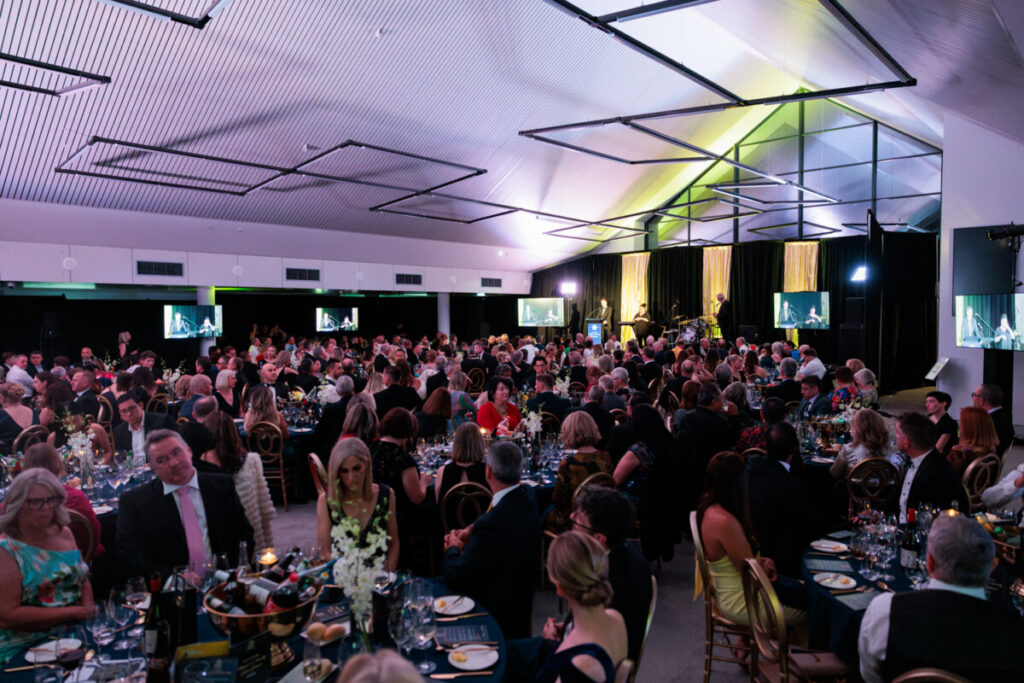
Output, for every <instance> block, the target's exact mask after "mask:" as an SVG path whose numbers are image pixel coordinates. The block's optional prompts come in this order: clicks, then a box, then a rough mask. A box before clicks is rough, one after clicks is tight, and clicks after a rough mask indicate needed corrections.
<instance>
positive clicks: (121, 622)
mask: <svg viewBox="0 0 1024 683" xmlns="http://www.w3.org/2000/svg"><path fill="white" fill-rule="evenodd" d="M125 590H126V588H125V586H123V585H121V586H114V587H113V588H111V589H110V599H109V600H107V602H106V608H107V616H109V617H110V618H111V619H112V620H113V621H114V623H115V624H117V632H118V633H120V632H122V631H123V630H124V627H125V626H127V625H128V624H130V623H132V621H133V620H135V618H136V617H137V616H138V613H137V612H136V611H135V610H133V609H132V608H131V607H129V606H128V605H127V604H126V602H125V599H124V596H125ZM133 645H134V643H133V642H132V639H131V638H130V637H128V638H121V639H119V640H117V641H116V642H115V643H114V649H115V650H130V649H131V648H132V647H133Z"/></svg>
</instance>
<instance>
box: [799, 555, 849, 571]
mask: <svg viewBox="0 0 1024 683" xmlns="http://www.w3.org/2000/svg"><path fill="white" fill-rule="evenodd" d="M804 565H805V566H806V567H807V568H808V569H809V570H811V571H815V572H818V571H822V572H838V573H840V574H849V573H851V572H852V571H853V565H852V564H850V563H849V561H847V560H830V559H827V558H821V559H818V558H816V557H811V558H808V559H807V560H806V561H805V562H804Z"/></svg>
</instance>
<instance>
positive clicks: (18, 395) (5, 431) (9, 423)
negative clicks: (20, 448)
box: [0, 382, 39, 453]
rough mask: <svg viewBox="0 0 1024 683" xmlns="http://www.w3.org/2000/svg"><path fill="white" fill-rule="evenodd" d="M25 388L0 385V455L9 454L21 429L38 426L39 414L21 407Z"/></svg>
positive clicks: (16, 385)
mask: <svg viewBox="0 0 1024 683" xmlns="http://www.w3.org/2000/svg"><path fill="white" fill-rule="evenodd" d="M24 396H25V387H23V386H22V385H20V384H18V383H17V382H4V383H3V384H0V453H10V449H11V446H12V445H13V444H14V440H15V439H17V438H18V434H20V433H21V431H22V430H23V429H26V428H27V427H31V426H32V425H35V424H39V414H38V413H36V412H35V411H34V410H32V409H31V408H29V407H27V406H23V405H21V399H22V398H23V397H24Z"/></svg>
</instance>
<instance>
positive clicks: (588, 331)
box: [583, 318, 604, 346]
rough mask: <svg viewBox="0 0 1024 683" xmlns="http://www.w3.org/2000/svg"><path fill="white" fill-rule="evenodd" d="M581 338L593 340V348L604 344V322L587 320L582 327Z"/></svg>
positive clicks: (597, 319)
mask: <svg viewBox="0 0 1024 683" xmlns="http://www.w3.org/2000/svg"><path fill="white" fill-rule="evenodd" d="M583 336H584V337H590V338H591V339H593V340H594V346H600V345H601V344H604V321H603V320H601V319H600V318H587V319H586V320H585V321H584V325H583Z"/></svg>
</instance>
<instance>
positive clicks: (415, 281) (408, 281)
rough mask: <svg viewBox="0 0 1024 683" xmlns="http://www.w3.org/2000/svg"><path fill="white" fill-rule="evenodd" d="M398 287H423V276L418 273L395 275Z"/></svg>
mask: <svg viewBox="0 0 1024 683" xmlns="http://www.w3.org/2000/svg"><path fill="white" fill-rule="evenodd" d="M395 284H396V285H422V284H423V276H422V275H420V274H418V273H395Z"/></svg>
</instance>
